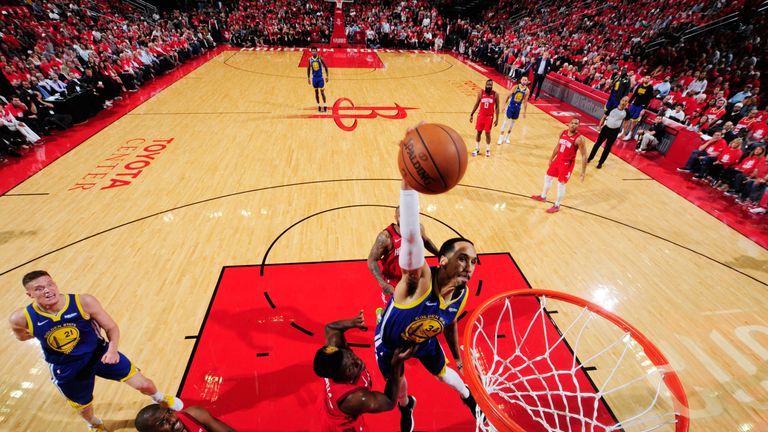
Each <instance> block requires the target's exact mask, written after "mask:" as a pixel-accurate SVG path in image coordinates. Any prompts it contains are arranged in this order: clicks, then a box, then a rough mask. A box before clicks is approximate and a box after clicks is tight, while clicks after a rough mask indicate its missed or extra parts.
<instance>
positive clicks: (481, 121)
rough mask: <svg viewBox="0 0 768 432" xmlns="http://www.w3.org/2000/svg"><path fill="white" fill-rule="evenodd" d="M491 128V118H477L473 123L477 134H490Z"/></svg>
mask: <svg viewBox="0 0 768 432" xmlns="http://www.w3.org/2000/svg"><path fill="white" fill-rule="evenodd" d="M492 126H493V116H479V117H478V118H477V123H475V130H476V131H478V132H490V131H491V127H492Z"/></svg>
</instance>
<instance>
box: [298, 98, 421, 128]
mask: <svg viewBox="0 0 768 432" xmlns="http://www.w3.org/2000/svg"><path fill="white" fill-rule="evenodd" d="M414 109H418V108H413V107H403V106H400V105H399V104H397V103H395V104H394V106H355V104H354V102H352V101H351V100H350V99H349V98H340V99H336V102H334V103H333V106H332V107H331V112H330V113H327V114H326V113H319V114H311V115H306V116H299V117H300V118H311V119H333V121H334V123H336V126H338V127H339V129H341V130H343V131H345V132H352V131H353V130H355V129H356V128H357V121H358V120H361V119H375V118H377V117H381V118H383V119H387V120H402V119H404V118H407V117H408V110H414Z"/></svg>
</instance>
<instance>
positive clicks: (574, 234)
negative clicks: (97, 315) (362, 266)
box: [0, 52, 768, 431]
mask: <svg viewBox="0 0 768 432" xmlns="http://www.w3.org/2000/svg"><path fill="white" fill-rule="evenodd" d="M300 57H301V53H299V52H225V53H222V54H220V55H219V56H218V57H216V58H214V59H213V60H211V61H210V62H208V63H206V64H205V65H203V66H201V67H200V68H199V69H197V70H195V71H194V72H192V73H191V74H189V75H187V76H186V77H185V78H183V79H181V80H180V81H178V82H177V83H175V84H174V85H172V86H170V87H169V88H167V89H166V90H164V91H162V92H161V93H159V94H158V95H157V96H155V97H154V98H152V99H150V100H149V101H147V102H146V103H144V104H143V105H141V106H139V107H138V108H136V109H135V110H133V111H132V112H130V113H129V114H127V115H126V116H124V117H123V118H121V119H120V120H118V121H116V122H115V123H114V124H113V125H111V126H110V127H108V128H106V129H105V130H103V131H102V132H100V133H99V134H97V135H95V136H94V137H92V138H91V139H89V140H88V141H86V142H85V143H83V144H82V145H80V146H79V147H77V148H76V149H74V150H72V151H70V152H69V153H67V154H66V155H65V156H63V157H62V158H61V159H59V160H58V161H56V162H55V163H54V164H52V165H50V166H48V167H47V168H45V169H44V170H43V171H41V172H40V173H38V174H37V175H35V176H33V177H31V178H30V179H29V180H27V181H26V182H24V183H23V184H22V185H20V186H18V187H17V188H16V189H14V191H13V192H14V194H17V195H19V194H47V195H28V196H6V197H2V198H0V220H2V221H3V228H2V231H1V232H0V263H2V264H1V265H2V269H0V282H1V283H2V286H3V287H5V289H4V290H3V291H2V293H0V299H2V303H3V304H4V305H5V306H4V307H3V308H2V309H0V312H2V314H4V315H5V316H8V315H9V314H10V313H11V311H12V310H13V309H15V308H17V307H19V306H22V305H24V304H26V299H27V298H26V296H25V295H24V291H23V288H22V287H21V284H20V280H21V276H22V275H23V274H24V273H25V272H27V271H30V270H34V269H40V268H43V269H47V270H48V271H50V272H51V274H52V275H53V277H54V279H55V280H56V281H57V282H58V283H59V286H60V287H61V289H62V290H63V291H65V292H88V293H91V294H94V295H96V296H97V297H98V298H99V299H100V300H101V302H102V303H103V304H104V306H105V307H106V309H107V310H108V311H109V312H110V313H111V314H112V316H113V317H114V318H115V319H116V321H117V322H118V323H119V324H120V328H121V331H122V338H121V343H120V347H121V351H123V352H125V353H127V354H128V355H129V356H130V357H131V358H132V360H134V362H135V363H137V364H138V365H140V366H141V367H142V368H143V369H144V370H145V371H146V373H147V375H149V376H151V377H152V378H153V379H154V380H155V381H156V382H157V384H158V386H159V387H160V388H161V389H165V391H169V392H175V391H176V390H177V389H178V387H179V385H180V382H181V379H182V376H183V374H184V371H185V367H186V365H187V363H188V360H189V356H190V353H191V350H192V347H193V345H194V340H192V339H185V336H189V335H196V334H197V333H198V331H199V330H200V325H201V322H202V320H203V318H204V316H205V313H206V309H207V307H208V305H209V303H210V301H211V296H212V293H213V290H214V287H215V286H216V282H217V278H218V277H219V274H220V273H221V269H222V267H223V266H232V265H245V264H258V263H261V262H262V260H263V259H264V256H265V253H266V252H267V249H268V248H269V247H270V245H272V244H273V241H274V240H275V239H276V238H277V237H278V236H280V234H281V233H282V232H283V231H284V230H286V229H287V228H288V227H290V226H291V225H292V224H294V223H296V222H297V221H299V220H301V219H303V218H306V217H307V216H310V215H313V214H316V213H321V212H324V211H326V210H329V209H338V210H336V211H331V212H327V213H322V214H321V215H319V216H318V217H314V218H311V219H309V220H307V221H306V222H305V223H302V224H301V225H298V226H297V227H296V228H295V229H293V230H291V231H290V233H289V234H288V235H285V236H284V237H282V238H281V239H280V241H279V242H277V243H275V244H274V247H273V248H272V249H271V250H270V252H269V257H268V262H269V263H296V262H310V261H311V262H318V261H334V260H351V259H364V258H365V257H366V256H367V254H368V251H369V248H370V246H371V244H372V243H373V240H374V238H375V236H376V234H377V233H378V231H379V230H381V229H382V228H384V227H385V226H386V225H387V224H388V223H389V222H390V221H391V219H392V211H391V208H387V207H375V206H368V205H381V206H390V205H394V204H396V202H397V199H398V181H397V178H398V172H397V167H396V164H395V152H396V143H397V142H398V141H399V139H400V138H401V137H402V135H403V133H404V130H405V128H406V127H408V126H410V125H413V124H415V123H416V122H418V121H429V122H439V123H445V124H448V125H451V126H452V127H454V128H455V129H457V130H458V131H459V132H460V133H461V134H462V135H463V136H464V139H465V141H466V142H467V144H468V145H472V142H473V137H474V130H473V125H471V124H470V123H469V122H468V112H469V111H470V109H471V107H472V104H473V103H474V99H475V91H476V89H479V86H482V84H483V82H484V81H485V78H484V77H482V76H481V75H480V74H478V73H477V72H476V71H474V70H472V69H471V68H470V67H468V66H466V65H464V64H462V63H461V62H459V61H457V60H456V59H453V58H451V57H447V56H442V55H431V54H415V53H414V54H410V53H399V54H398V53H382V54H380V57H381V59H382V61H383V62H384V64H385V66H386V67H385V68H384V69H377V70H372V69H332V70H331V80H330V82H329V84H328V87H327V94H328V96H329V101H328V102H329V104H333V103H334V101H336V100H337V99H339V98H348V99H349V101H351V103H354V104H355V105H357V106H373V107H394V106H395V104H398V105H399V106H401V107H412V108H416V109H413V110H408V111H407V118H405V119H400V120H392V119H385V118H373V119H370V118H364V119H360V120H359V121H358V124H357V127H356V128H355V129H354V130H353V131H351V132H347V131H344V130H342V129H340V128H339V127H338V126H337V124H336V123H335V122H334V120H333V119H332V118H302V116H308V115H313V114H316V112H315V111H313V109H314V99H313V95H312V94H311V90H310V89H309V87H308V85H307V83H306V75H305V73H306V72H305V70H304V69H300V68H298V67H297V64H298V62H299V59H300ZM497 90H499V88H498V86H497ZM344 104H345V105H344V106H349V103H348V102H344ZM380 112H381V113H386V114H388V115H390V114H392V113H394V111H383V110H381V111H380ZM344 121H345V122H346V123H345V125H350V124H351V120H350V119H347V120H344ZM563 128H564V127H563V126H562V125H561V124H560V123H558V122H557V121H556V120H554V119H552V118H551V117H549V116H548V115H546V114H544V113H543V112H541V111H539V110H538V109H536V108H534V107H533V106H529V109H528V115H527V118H526V119H523V120H521V121H519V122H518V124H516V125H515V130H514V132H513V135H512V141H513V144H512V145H504V146H500V147H499V146H496V144H495V142H494V144H493V149H492V151H493V155H492V157H491V158H488V159H486V158H475V159H472V160H470V164H469V168H468V170H467V174H466V176H465V177H464V179H463V181H462V184H461V185H459V186H458V187H457V188H456V189H454V190H453V191H451V192H450V193H447V194H444V195H439V196H422V199H421V209H422V212H423V213H424V214H425V215H428V216H431V217H433V218H434V219H430V218H423V219H422V221H423V223H424V225H425V227H426V229H427V231H428V232H429V234H430V235H431V237H432V238H433V239H436V240H437V241H438V242H439V241H442V240H444V239H446V238H448V237H449V236H451V235H453V233H452V232H451V230H450V229H448V228H447V227H446V225H447V226H450V227H452V228H453V229H455V230H456V231H458V232H460V233H461V234H463V235H464V236H466V237H467V238H470V239H472V240H473V241H474V242H475V243H476V245H477V249H478V252H481V253H492V252H509V253H510V254H511V255H512V256H513V257H514V258H515V260H516V262H517V263H518V264H519V266H520V268H521V270H522V272H523V273H524V274H525V276H526V277H527V278H528V280H529V282H530V283H531V285H532V286H534V287H539V288H547V289H555V290H562V291H566V292H569V293H572V294H575V295H578V296H581V297H585V298H587V299H590V300H593V301H596V302H598V303H600V304H602V305H604V306H606V307H609V308H610V309H612V310H613V311H614V312H616V313H618V314H619V315H621V316H622V317H624V318H625V319H627V320H628V321H629V322H630V323H632V324H634V325H635V326H636V327H638V328H639V329H640V330H642V331H643V332H645V333H646V335H647V336H648V337H649V338H650V339H651V340H653V341H655V342H656V343H657V344H658V345H659V347H660V348H661V349H662V351H663V352H665V353H666V354H667V355H668V357H669V358H670V360H671V362H672V365H673V366H674V367H675V368H676V369H677V370H678V371H679V374H680V377H681V379H682V380H683V382H684V384H685V385H686V389H687V391H688V396H689V400H690V405H691V415H692V417H693V423H692V430H695V431H725V430H743V431H747V430H750V431H755V430H765V428H766V424H768V369H767V368H766V364H768V319H766V314H765V311H766V308H768V294H767V293H768V291H766V287H767V286H768V253H766V250H765V249H763V248H761V247H759V246H757V245H756V244H754V243H753V242H752V241H750V240H748V239H746V238H745V237H743V236H741V235H740V234H738V233H736V232H735V231H733V230H732V229H730V228H728V227H727V226H725V225H724V224H722V223H721V222H719V221H717V220H716V219H714V218H712V217H711V216H709V215H707V214H706V213H704V212H703V211H701V210H700V209H698V208H697V207H696V206H694V205H693V204H691V203H689V202H687V201H686V200H684V199H683V198H681V197H679V196H677V195H676V194H674V193H673V192H671V191H670V190H668V189H666V188H665V187H663V186H661V185H659V184H657V183H656V182H654V181H652V180H650V179H648V177H647V176H645V175H643V174H642V173H640V172H639V171H637V170H636V169H634V168H632V167H631V166H629V165H628V164H626V163H624V162H622V161H620V160H619V159H618V158H615V157H611V158H610V159H609V160H608V162H607V163H606V165H605V167H604V168H603V169H602V170H600V171H597V170H594V165H592V166H590V167H589V169H588V173H587V179H586V181H585V182H584V183H580V182H578V180H573V181H571V182H570V183H569V184H568V193H567V196H566V198H565V201H564V208H563V209H562V210H561V212H560V213H559V214H556V215H548V214H546V213H545V212H544V209H545V208H546V206H545V205H544V204H541V203H537V202H535V201H532V200H530V199H528V198H527V197H528V196H529V195H531V194H533V193H537V192H540V191H541V185H542V177H543V174H544V171H545V169H546V162H547V157H548V155H549V154H550V152H551V150H552V147H553V146H554V143H555V140H556V137H557V135H558V134H559V133H560V131H561V130H563ZM493 138H494V140H495V138H496V131H494V136H493ZM109 186H111V187H109ZM551 194H552V196H554V194H555V191H554V190H553V191H552V192H551ZM360 206H367V207H360ZM438 221H442V222H443V223H444V224H446V225H443V224H441V223H440V222H438ZM375 290H376V286H375V284H374V283H373V282H372V283H371V284H370V286H367V287H360V291H361V295H365V296H369V297H370V296H371V295H373V296H375V295H377V294H376V293H375ZM243 295H249V294H248V293H247V292H244V293H243ZM317 295H318V296H320V297H322V296H331V295H332V293H317ZM331 301H337V302H349V312H350V314H353V313H354V312H355V311H356V310H357V305H358V304H359V302H358V301H357V300H356V299H354V298H345V299H332V300H331ZM339 318H342V317H339ZM0 338H1V339H0V343H1V344H2V346H3V347H4V349H3V350H2V352H0V377H1V378H0V380H2V381H0V430H8V431H52V430H62V431H64V430H66V431H70V430H83V424H82V422H81V421H80V420H79V419H78V418H77V416H76V415H75V413H73V412H72V411H71V410H70V409H69V408H68V406H67V405H66V403H65V402H64V400H63V399H62V397H61V396H60V395H59V394H58V392H57V391H56V390H55V388H54V387H53V386H52V385H51V384H50V383H49V377H48V372H47V368H46V366H45V363H44V362H43V361H42V359H41V357H40V354H39V347H38V346H36V344H35V343H33V342H27V343H20V342H17V341H16V340H15V339H13V337H12V334H11V332H10V331H5V332H3V333H2V336H0ZM307 364H308V363H307ZM369 367H371V368H372V369H373V370H375V366H374V365H373V364H369ZM374 373H377V372H374ZM95 394H96V401H97V405H96V409H97V412H98V413H99V414H100V415H101V417H103V418H104V419H105V420H106V421H107V424H108V425H111V426H112V428H113V429H117V430H129V429H130V424H131V423H130V421H129V420H130V419H132V418H133V416H134V415H135V413H136V411H137V410H138V409H139V408H140V407H142V406H143V405H144V404H145V402H146V399H145V398H144V397H142V396H141V395H139V394H138V393H136V392H134V391H133V390H131V389H129V388H128V387H127V386H123V385H118V384H114V383H107V382H103V381H101V382H98V384H97V386H96V393H95ZM313 407H314V405H313ZM372 421H375V420H372ZM242 427H245V425H244V426H242Z"/></svg>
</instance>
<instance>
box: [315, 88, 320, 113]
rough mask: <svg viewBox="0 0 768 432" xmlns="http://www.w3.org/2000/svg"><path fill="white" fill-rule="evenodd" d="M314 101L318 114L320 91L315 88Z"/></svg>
mask: <svg viewBox="0 0 768 432" xmlns="http://www.w3.org/2000/svg"><path fill="white" fill-rule="evenodd" d="M315 101H316V102H317V111H318V112H320V89H319V88H315Z"/></svg>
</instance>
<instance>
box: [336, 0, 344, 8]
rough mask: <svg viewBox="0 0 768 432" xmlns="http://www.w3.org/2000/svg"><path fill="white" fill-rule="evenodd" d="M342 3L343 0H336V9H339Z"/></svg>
mask: <svg viewBox="0 0 768 432" xmlns="http://www.w3.org/2000/svg"><path fill="white" fill-rule="evenodd" d="M342 3H344V0H336V9H341V5H342Z"/></svg>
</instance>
